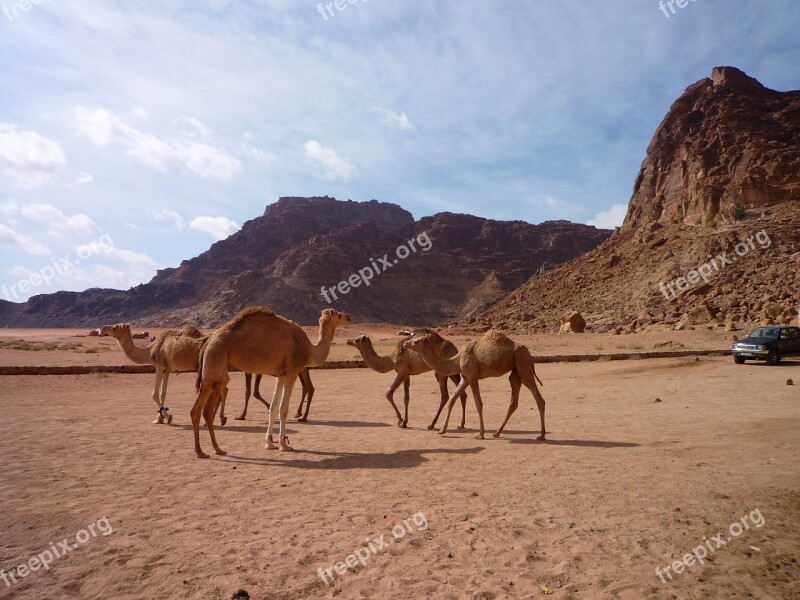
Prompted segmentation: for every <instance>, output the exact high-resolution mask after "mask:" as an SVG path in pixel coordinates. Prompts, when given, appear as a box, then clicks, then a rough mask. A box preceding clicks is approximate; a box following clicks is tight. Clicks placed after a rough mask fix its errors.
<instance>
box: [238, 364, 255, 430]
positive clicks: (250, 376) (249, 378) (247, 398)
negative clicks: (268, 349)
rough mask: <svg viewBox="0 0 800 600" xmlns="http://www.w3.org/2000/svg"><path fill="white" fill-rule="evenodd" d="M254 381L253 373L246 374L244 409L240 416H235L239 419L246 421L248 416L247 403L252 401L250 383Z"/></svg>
mask: <svg viewBox="0 0 800 600" xmlns="http://www.w3.org/2000/svg"><path fill="white" fill-rule="evenodd" d="M252 382H253V374H252V373H245V374H244V410H243V411H242V414H240V415H239V416H238V417H234V418H235V419H236V420H237V421H244V420H245V417H247V404H248V403H249V402H250V385H251V384H252Z"/></svg>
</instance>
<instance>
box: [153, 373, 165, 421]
mask: <svg viewBox="0 0 800 600" xmlns="http://www.w3.org/2000/svg"><path fill="white" fill-rule="evenodd" d="M163 377H164V372H163V371H162V370H161V369H160V368H159V367H158V365H156V387H155V389H154V390H153V402H155V403H156V406H158V417H157V418H156V420H155V421H153V423H156V424H161V423H163V422H164V415H163V414H162V412H161V399H160V398H161V380H162V379H163Z"/></svg>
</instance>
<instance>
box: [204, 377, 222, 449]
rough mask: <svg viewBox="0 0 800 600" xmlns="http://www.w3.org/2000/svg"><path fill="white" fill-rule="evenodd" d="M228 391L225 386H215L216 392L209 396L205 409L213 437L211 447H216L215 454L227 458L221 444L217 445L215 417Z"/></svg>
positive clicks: (207, 424) (209, 429)
mask: <svg viewBox="0 0 800 600" xmlns="http://www.w3.org/2000/svg"><path fill="white" fill-rule="evenodd" d="M226 389H227V386H223V384H217V385H215V386H214V391H213V392H212V393H211V396H209V398H208V402H206V405H205V408H204V409H203V419H204V420H205V422H206V427H208V435H209V436H210V437H211V445H212V446H214V452H215V453H216V454H217V455H218V456H225V451H224V450H223V449H222V448H220V447H219V444H218V443H217V436H216V434H215V433H214V417H215V416H216V414H217V407H218V406H219V404H220V403H221V402H222V399H223V397H224V395H225V390H226Z"/></svg>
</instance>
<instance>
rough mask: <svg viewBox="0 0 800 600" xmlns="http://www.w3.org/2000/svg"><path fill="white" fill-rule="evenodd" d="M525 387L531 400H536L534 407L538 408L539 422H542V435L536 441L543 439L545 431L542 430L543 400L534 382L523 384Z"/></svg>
mask: <svg viewBox="0 0 800 600" xmlns="http://www.w3.org/2000/svg"><path fill="white" fill-rule="evenodd" d="M524 383H525V387H527V388H528V389H529V390H530V391H531V394H533V398H534V399H535V400H536V406H537V407H538V408H539V420H540V421H541V422H542V433H541V434H540V435H539V437H537V438H536V439H537V440H543V439H545V437H544V434H545V429H544V398H543V397H542V393H541V392H540V391H539V388H538V387H536V382H535V381H533V380H531V381H530V383H529V382H527V381H526V382H524Z"/></svg>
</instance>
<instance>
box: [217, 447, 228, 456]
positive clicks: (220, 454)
mask: <svg viewBox="0 0 800 600" xmlns="http://www.w3.org/2000/svg"><path fill="white" fill-rule="evenodd" d="M214 454H216V455H217V456H225V455H226V454H227V452H225V450H223V449H222V448H217V449H216V450H214Z"/></svg>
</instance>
